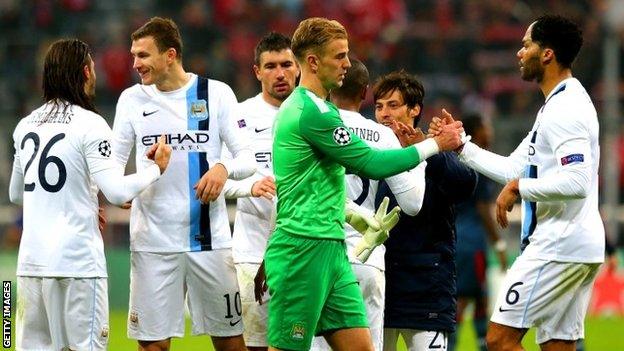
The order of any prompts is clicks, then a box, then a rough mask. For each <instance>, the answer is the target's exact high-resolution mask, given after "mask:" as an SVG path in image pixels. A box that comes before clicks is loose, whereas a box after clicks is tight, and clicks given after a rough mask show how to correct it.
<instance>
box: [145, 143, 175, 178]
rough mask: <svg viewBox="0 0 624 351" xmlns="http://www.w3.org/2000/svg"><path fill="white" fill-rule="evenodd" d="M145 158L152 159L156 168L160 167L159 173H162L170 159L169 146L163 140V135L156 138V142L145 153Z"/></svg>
mask: <svg viewBox="0 0 624 351" xmlns="http://www.w3.org/2000/svg"><path fill="white" fill-rule="evenodd" d="M145 156H147V158H149V159H150V160H152V161H154V163H156V165H158V168H160V174H163V173H164V172H165V170H166V169H167V166H168V165H169V160H170V159H171V146H169V145H167V143H166V142H165V135H164V134H162V135H161V136H160V138H158V142H157V143H156V144H154V145H152V147H150V149H149V150H147V153H146V154H145Z"/></svg>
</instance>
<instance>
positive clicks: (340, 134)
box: [334, 127, 351, 146]
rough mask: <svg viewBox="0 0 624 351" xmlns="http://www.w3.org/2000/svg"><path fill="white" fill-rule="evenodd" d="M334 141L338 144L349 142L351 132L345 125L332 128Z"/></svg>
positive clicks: (342, 144)
mask: <svg viewBox="0 0 624 351" xmlns="http://www.w3.org/2000/svg"><path fill="white" fill-rule="evenodd" d="M334 141H335V142H336V144H338V145H340V146H344V145H348V144H349V143H350V142H351V134H349V131H348V130H347V128H345V127H338V128H336V129H334Z"/></svg>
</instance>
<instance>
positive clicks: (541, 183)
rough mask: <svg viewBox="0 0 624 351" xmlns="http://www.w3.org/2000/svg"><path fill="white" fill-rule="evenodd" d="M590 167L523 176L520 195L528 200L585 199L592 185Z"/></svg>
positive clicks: (520, 182) (568, 168)
mask: <svg viewBox="0 0 624 351" xmlns="http://www.w3.org/2000/svg"><path fill="white" fill-rule="evenodd" d="M590 172H591V170H590V168H589V167H586V166H583V167H575V168H572V167H566V168H564V169H562V170H561V171H560V172H558V173H555V174H552V175H550V176H547V177H541V178H521V179H520V181H519V190H520V196H521V197H522V199H524V200H526V201H561V200H575V199H583V198H585V197H587V195H588V194H589V191H590V188H591V186H592V181H591V174H590Z"/></svg>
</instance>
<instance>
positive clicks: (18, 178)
mask: <svg viewBox="0 0 624 351" xmlns="http://www.w3.org/2000/svg"><path fill="white" fill-rule="evenodd" d="M9 200H11V202H12V203H14V204H16V205H21V204H22V202H23V201H24V175H23V174H22V169H21V168H20V167H19V165H18V164H17V162H13V171H12V172H11V181H10V183H9Z"/></svg>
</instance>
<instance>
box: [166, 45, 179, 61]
mask: <svg viewBox="0 0 624 351" xmlns="http://www.w3.org/2000/svg"><path fill="white" fill-rule="evenodd" d="M165 54H166V55H167V63H168V64H172V63H173V61H175V60H176V59H177V58H178V52H177V51H176V49H174V48H169V49H167V51H165Z"/></svg>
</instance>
